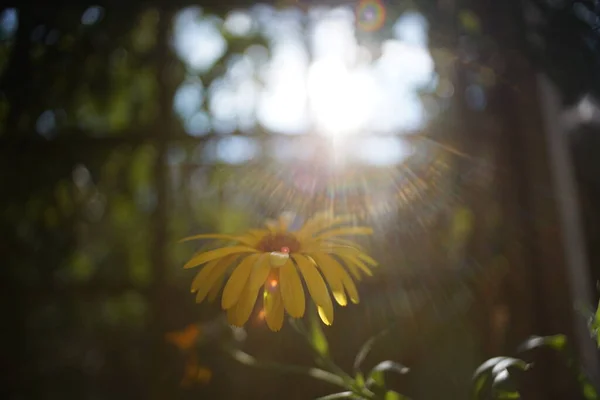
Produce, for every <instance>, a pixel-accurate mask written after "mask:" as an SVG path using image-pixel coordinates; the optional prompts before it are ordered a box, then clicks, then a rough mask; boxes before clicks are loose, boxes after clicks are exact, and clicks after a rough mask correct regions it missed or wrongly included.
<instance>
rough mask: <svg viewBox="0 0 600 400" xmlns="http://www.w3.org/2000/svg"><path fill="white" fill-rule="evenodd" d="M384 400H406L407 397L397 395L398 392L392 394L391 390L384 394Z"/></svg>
mask: <svg viewBox="0 0 600 400" xmlns="http://www.w3.org/2000/svg"><path fill="white" fill-rule="evenodd" d="M383 398H384V400H404V399H408V397H406V396H404V395H402V394H400V393H398V392H394V391H393V390H388V391H387V392H385V396H384V397H383Z"/></svg>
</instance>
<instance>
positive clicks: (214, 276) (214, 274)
mask: <svg viewBox="0 0 600 400" xmlns="http://www.w3.org/2000/svg"><path fill="white" fill-rule="evenodd" d="M237 257H238V256H237V255H230V256H228V257H225V258H222V259H221V260H219V262H218V263H217V264H216V265H215V266H214V268H212V269H211V270H210V271H209V272H208V273H207V274H203V272H204V269H202V271H200V272H199V273H198V275H196V278H194V282H192V285H193V288H194V289H196V290H198V293H196V303H200V302H202V301H203V300H204V299H205V298H206V295H207V294H208V292H209V291H210V290H211V289H212V287H213V285H214V284H215V282H217V281H218V280H219V278H220V277H221V276H223V275H224V274H225V272H227V269H228V268H229V267H230V266H231V263H233V262H234V261H235V259H236V258H237Z"/></svg>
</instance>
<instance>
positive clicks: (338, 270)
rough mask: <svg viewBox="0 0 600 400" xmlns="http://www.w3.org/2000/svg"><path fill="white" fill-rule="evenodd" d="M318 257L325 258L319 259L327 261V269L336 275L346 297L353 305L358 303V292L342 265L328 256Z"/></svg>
mask: <svg viewBox="0 0 600 400" xmlns="http://www.w3.org/2000/svg"><path fill="white" fill-rule="evenodd" d="M319 255H322V256H325V257H321V259H323V258H325V259H326V260H327V261H326V263H327V264H326V265H327V267H328V268H329V269H331V271H332V273H334V274H335V275H337V276H338V278H339V279H340V280H341V282H342V284H343V286H344V288H345V289H346V292H347V293H348V296H350V300H351V301H352V302H353V303H355V304H356V303H358V302H359V297H358V291H357V290H356V285H354V281H353V280H352V278H351V277H350V275H348V272H346V270H345V269H344V267H342V265H341V264H340V263H339V262H338V261H337V260H336V259H335V258H333V257H332V256H331V255H330V254H324V253H319Z"/></svg>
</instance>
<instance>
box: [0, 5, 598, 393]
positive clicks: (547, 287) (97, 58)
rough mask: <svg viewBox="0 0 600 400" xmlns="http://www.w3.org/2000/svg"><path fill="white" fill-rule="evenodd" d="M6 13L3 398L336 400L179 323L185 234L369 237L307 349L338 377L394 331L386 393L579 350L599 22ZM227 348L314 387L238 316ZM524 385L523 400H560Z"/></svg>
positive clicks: (438, 14) (325, 12)
mask: <svg viewBox="0 0 600 400" xmlns="http://www.w3.org/2000/svg"><path fill="white" fill-rule="evenodd" d="M9 3H11V2H10V1H9V2H8V3H3V4H4V5H2V6H0V70H1V72H2V77H1V80H0V120H1V121H2V124H1V126H0V177H1V179H2V180H1V183H2V189H1V190H2V196H1V202H2V203H1V205H2V208H1V214H0V215H1V219H0V232H1V236H0V254H2V255H3V257H2V266H1V270H2V282H3V289H2V290H1V291H0V293H2V298H3V301H2V302H1V304H2V307H1V308H2V321H3V323H2V326H3V329H2V331H3V332H2V336H3V338H4V340H3V351H2V367H3V368H2V384H1V385H0V393H1V392H4V391H6V395H7V397H6V398H9V399H107V398H111V399H121V398H123V399H125V398H127V399H132V398H144V399H154V398H156V399H166V398H181V399H192V398H195V399H201V398H205V399H259V398H264V399H281V398H288V399H308V398H314V397H316V396H322V395H325V394H327V393H330V392H331V391H332V390H331V389H332V388H330V387H328V386H327V385H326V384H321V383H315V382H312V381H310V380H309V379H308V378H304V377H298V376H288V375H278V374H273V373H272V372H269V371H262V370H253V369H251V368H249V367H247V366H243V365H240V364H238V363H236V362H235V361H234V360H231V359H230V358H229V357H227V356H226V355H225V354H224V353H223V352H221V351H220V350H219V348H218V346H217V345H216V344H215V343H217V342H218V336H219V335H220V334H226V333H222V332H221V333H214V332H213V331H214V329H213V330H211V326H213V325H214V324H215V323H216V322H215V321H218V320H219V318H220V315H221V311H220V310H219V307H218V305H215V304H201V305H196V304H195V303H194V299H193V296H192V295H191V294H190V293H189V284H190V281H191V279H192V276H193V271H184V270H183V269H182V265H183V263H184V262H185V260H186V258H187V257H189V256H190V255H191V254H192V253H193V252H194V251H197V250H198V247H197V246H196V247H195V245H193V244H179V243H178V240H179V239H181V238H182V237H184V236H186V235H190V234H195V233H202V232H220V233H233V232H239V231H243V230H246V229H251V228H253V227H256V226H257V225H258V224H261V223H262V221H263V220H264V219H265V218H269V217H274V216H277V215H278V214H279V213H280V212H284V211H292V212H295V213H297V214H298V215H299V216H301V217H304V218H306V217H309V216H310V215H312V214H313V213H314V212H315V211H318V210H322V209H329V210H334V211H335V212H340V213H341V212H351V213H355V214H356V215H358V216H360V217H361V218H362V219H364V221H365V223H367V224H369V225H371V226H373V228H374V230H375V234H374V236H373V237H372V238H370V239H369V241H368V242H365V243H364V244H365V246H367V248H368V249H369V253H370V254H371V255H373V256H374V257H375V258H376V259H377V260H378V261H380V263H381V264H382V265H381V267H380V268H379V269H378V270H377V271H376V273H375V276H374V277H373V278H370V279H367V280H365V281H363V282H361V283H360V285H359V291H360V293H361V298H362V300H361V303H360V304H359V305H357V306H348V307H346V308H343V309H336V322H335V324H334V325H333V326H332V327H331V328H327V329H326V334H327V336H328V338H329V340H330V346H331V352H332V354H333V356H334V358H335V359H336V360H337V361H338V362H339V364H340V365H342V366H343V367H346V368H350V367H351V365H352V361H353V359H354V355H355V353H356V352H357V351H358V349H359V347H360V345H361V344H362V343H363V342H364V341H365V340H366V339H368V338H369V337H371V336H372V335H374V334H376V333H378V332H379V331H381V330H382V329H385V328H387V327H389V326H392V327H393V335H390V336H389V338H388V339H386V340H385V341H384V342H382V344H380V345H379V346H378V347H377V348H375V349H374V350H373V352H372V354H371V355H370V356H369V358H368V360H367V364H370V365H374V364H375V363H376V362H378V361H380V360H382V359H394V360H397V361H399V362H402V363H403V364H405V365H407V366H409V367H410V368H411V373H410V374H409V375H407V376H404V377H401V378H399V379H397V380H396V381H392V383H391V384H392V386H394V387H396V388H398V390H399V391H402V392H403V393H408V394H410V395H411V396H414V398H420V399H441V398H447V399H449V398H467V397H468V394H469V392H468V391H469V387H470V378H471V374H472V371H473V370H474V369H475V368H476V367H477V365H479V364H480V363H481V362H482V361H483V360H485V359H486V358H488V357H491V356H494V355H498V354H507V353H511V352H512V351H513V350H514V348H515V346H516V345H517V344H518V343H519V342H520V341H522V340H524V339H525V338H526V337H527V336H528V335H530V334H533V333H535V334H551V333H558V332H564V333H566V334H567V335H569V336H570V337H571V338H573V339H574V342H575V343H576V344H577V345H578V346H579V347H580V348H582V349H585V348H586V347H585V344H581V340H582V337H581V336H580V335H579V336H578V332H579V331H578V329H577V326H578V324H579V325H580V322H581V321H579V320H583V319H584V318H583V317H581V316H580V315H578V314H577V312H576V311H574V307H573V305H574V303H576V301H575V300H577V301H583V302H584V303H586V304H587V303H588V302H589V304H592V297H593V296H594V293H595V289H594V287H595V283H594V282H595V279H596V277H597V276H598V273H597V272H596V270H597V268H594V267H593V266H594V265H597V262H595V261H596V260H597V258H598V252H597V251H595V250H594V249H595V248H596V247H597V246H596V244H597V241H598V238H599V236H598V234H597V233H596V231H597V229H598V228H597V226H598V224H597V223H595V221H597V220H598V213H597V204H598V199H599V198H600V197H599V194H598V193H600V192H599V191H598V190H599V188H600V186H598V174H597V173H596V171H598V168H599V164H598V161H597V157H595V154H596V151H597V150H596V149H598V146H597V142H598V139H597V137H598V136H597V134H598V121H600V118H599V115H600V112H599V111H598V108H597V105H596V100H595V99H596V94H597V92H598V88H599V84H600V79H599V76H598V72H597V71H598V67H599V65H598V64H599V60H600V58H599V56H600V50H599V48H598V29H597V28H598V25H597V24H598V21H599V20H600V17H599V16H598V15H599V14H598V12H599V8H598V6H597V5H595V2H593V1H575V2H561V1H549V0H548V1H544V0H537V1H531V2H526V1H517V0H510V1H509V0H505V1H503V2H494V1H491V0H485V1H483V0H480V1H475V0H472V1H468V0H445V1H442V0H439V1H438V0H435V1H434V0H414V1H404V2H385V1H374V0H373V1H370V0H366V1H365V0H363V1H361V2H354V1H338V2H331V1H329V2H328V1H322V2H318V1H313V0H299V1H292V0H288V1H286V0H283V1H280V2H271V3H266V2H265V3H261V4H255V3H254V2H252V1H242V0H232V1H227V2H219V1H216V0H214V1H213V0H206V1H198V2H190V1H152V2H151V1H141V0H135V1H134V0H130V1H127V2H125V1H121V2H117V1H112V0H104V1H96V2H91V1H83V0H78V1H75V0H73V1H72V2H69V3H67V2H62V1H36V0H30V1H24V2H14V4H9ZM540 77H543V78H540ZM552 138H554V139H552ZM557 138H558V139H557ZM555 139H556V140H558V142H557V141H556V140H555ZM553 140H554V141H553ZM552 143H555V144H556V143H559V145H558V147H556V146H555V147H552ZM557 148H558V150H556V149H557ZM552 149H554V150H552ZM561 172H562V173H564V174H566V178H565V179H567V181H568V182H569V184H570V186H568V185H567V187H568V188H570V191H567V190H565V186H564V182H565V180H564V179H563V180H561V178H557V176H562V175H561ZM563 178H564V177H563ZM561 182H562V183H561ZM569 212H570V213H571V214H569ZM582 216H585V218H582ZM569 251H571V252H569ZM573 254H576V255H579V259H577V257H575V258H573ZM574 277H579V278H578V279H579V280H577V279H575V278H574ZM574 281H575V282H576V283H577V282H579V284H580V285H579V286H576V285H569V282H574ZM574 321H575V323H574ZM577 321H579V322H577ZM196 323H197V324H199V326H201V328H200V336H201V337H202V336H204V337H205V339H206V340H204V342H203V344H202V345H201V346H199V347H198V349H197V357H198V362H199V363H200V364H201V365H202V366H203V367H205V368H206V371H208V372H207V373H206V374H204V378H203V379H197V380H193V381H192V382H185V384H182V376H184V375H185V369H186V363H187V361H188V360H187V359H186V357H185V355H184V354H183V353H182V352H181V351H180V349H178V348H177V346H174V345H173V343H171V342H169V341H168V340H166V337H167V336H168V333H169V332H173V331H182V330H185V329H186V327H188V326H189V325H190V324H196ZM238 333H239V332H238ZM166 335H167V336H166ZM244 337H245V340H244V342H243V348H244V350H245V351H248V352H249V353H251V354H254V355H256V356H257V357H261V358H263V359H268V360H278V361H281V362H290V363H296V364H306V365H310V363H311V359H310V357H309V355H308V354H307V353H308V352H307V351H306V348H305V347H304V344H303V343H302V341H301V339H299V338H298V336H297V334H296V333H295V332H294V331H293V330H292V329H290V328H289V327H286V328H284V330H283V331H282V332H280V333H273V332H270V331H269V330H268V329H267V328H266V326H265V325H264V323H263V321H261V320H260V318H255V319H252V320H251V321H250V322H249V324H248V326H247V327H246V331H245V333H244ZM594 357H595V356H594ZM594 357H592V358H594ZM592 364H593V362H592ZM590 365H591V364H590ZM541 370H542V371H543V372H544V374H545V375H544V376H543V377H542V378H540V379H537V380H534V381H533V382H532V383H531V384H530V386H531V387H530V388H529V391H530V395H531V398H544V399H553V398H572V397H564V396H565V395H566V396H568V394H567V393H569V391H568V390H569V385H570V383H569V382H566V381H565V379H562V378H561V376H559V375H557V374H558V372H556V371H555V369H554V367H553V366H552V363H551V362H548V366H547V367H543V368H541ZM400 389H401V390H400ZM536 396H537V397H536Z"/></svg>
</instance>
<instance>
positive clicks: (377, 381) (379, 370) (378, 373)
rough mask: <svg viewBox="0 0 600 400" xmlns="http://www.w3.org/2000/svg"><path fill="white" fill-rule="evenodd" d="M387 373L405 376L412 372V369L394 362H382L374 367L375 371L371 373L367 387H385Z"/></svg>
mask: <svg viewBox="0 0 600 400" xmlns="http://www.w3.org/2000/svg"><path fill="white" fill-rule="evenodd" d="M386 371H391V372H396V373H398V374H401V375H404V374H406V373H407V372H408V371H410V369H409V368H408V367H406V366H404V365H402V364H399V363H397V362H394V361H390V360H386V361H382V362H380V363H379V364H377V365H376V366H375V367H373V369H372V370H371V372H370V373H369V378H368V379H367V387H371V386H373V385H377V386H383V385H384V384H385V378H384V373H385V372H386Z"/></svg>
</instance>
